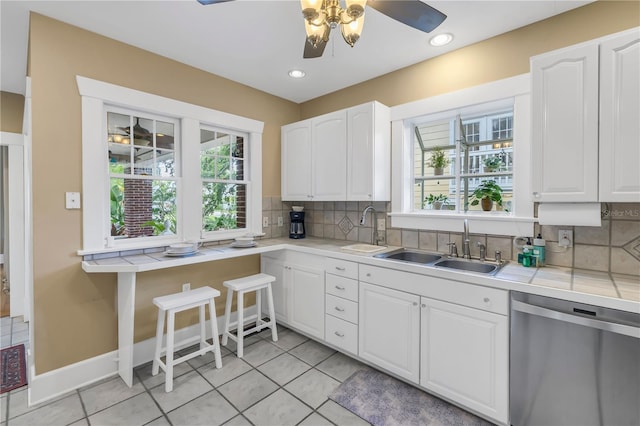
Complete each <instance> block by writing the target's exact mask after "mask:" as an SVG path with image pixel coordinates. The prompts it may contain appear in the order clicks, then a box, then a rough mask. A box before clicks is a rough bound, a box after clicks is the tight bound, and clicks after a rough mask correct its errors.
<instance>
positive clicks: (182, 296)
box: [151, 287, 222, 392]
mask: <svg viewBox="0 0 640 426" xmlns="http://www.w3.org/2000/svg"><path fill="white" fill-rule="evenodd" d="M217 296H220V292H219V291H218V290H216V289H213V288H211V287H200V288H196V289H194V290H189V291H183V292H182V293H175V294H169V295H167V296H160V297H156V298H154V299H153V304H154V305H156V306H157V307H158V324H157V328H156V351H155V355H154V356H153V366H152V369H151V374H152V375H154V376H155V375H156V374H158V371H159V367H162V369H163V370H164V372H165V373H166V377H165V384H164V390H165V392H171V391H172V390H173V367H174V366H175V365H176V364H179V363H181V362H183V361H187V360H190V359H191V358H195V357H196V356H198V355H204V354H205V353H207V352H209V351H211V352H213V354H214V356H215V361H216V368H222V357H221V356H220V342H219V341H218V320H217V318H216V304H215V301H214V298H215V297H217ZM206 305H209V320H210V321H211V336H212V339H213V344H212V345H210V344H209V343H208V342H207V341H206V337H207V333H206V329H205V306H206ZM196 307H199V308H200V336H195V337H192V338H189V339H186V340H183V341H181V342H178V343H174V331H175V330H174V325H175V323H174V320H175V314H176V312H182V311H185V310H187V309H193V308H196ZM165 313H166V314H167V318H168V320H167V344H166V346H165V347H163V346H162V336H163V331H164V317H165ZM196 341H200V349H199V350H197V351H195V352H191V353H189V354H187V355H184V356H182V357H180V358H178V359H175V360H174V359H173V351H174V347H176V346H183V345H186V344H188V343H192V342H196ZM163 353H164V354H165V357H166V360H165V362H164V363H163V362H162V361H161V360H160V357H161V356H162V354H163Z"/></svg>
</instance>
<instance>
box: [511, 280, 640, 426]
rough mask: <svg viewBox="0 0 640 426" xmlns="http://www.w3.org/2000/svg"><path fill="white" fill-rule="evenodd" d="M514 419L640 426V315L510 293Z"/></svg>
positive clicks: (517, 423) (518, 423) (524, 424)
mask: <svg viewBox="0 0 640 426" xmlns="http://www.w3.org/2000/svg"><path fill="white" fill-rule="evenodd" d="M510 418H511V424H512V425H513V426H529V425H540V426H542V425H544V426H563V425H566V426H590V425H606V426H622V425H634V426H638V425H640V313H631V312H624V311H617V310H613V309H605V308H600V307H597V306H591V305H585V304H580V303H573V302H567V301H564V300H559V299H553V298H549V297H541V296H536V295H530V294H524V293H517V292H512V296H511V365H510Z"/></svg>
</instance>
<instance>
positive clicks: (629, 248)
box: [262, 197, 640, 276]
mask: <svg viewBox="0 0 640 426" xmlns="http://www.w3.org/2000/svg"><path fill="white" fill-rule="evenodd" d="M369 204H373V207H374V208H375V209H376V211H377V212H378V218H379V219H382V218H383V217H385V218H386V225H387V226H386V231H384V232H380V237H382V238H383V239H384V241H386V244H389V245H394V246H402V247H407V248H417V249H422V250H429V251H437V252H441V253H447V252H448V246H447V243H449V242H455V243H456V245H457V246H458V247H462V233H461V232H459V233H458V232H443V231H438V230H436V229H434V230H416V229H403V228H392V227H391V226H390V219H389V218H388V217H386V212H388V211H390V206H391V204H390V203H387V202H374V203H368V202H356V201H346V202H345V201H335V202H326V201H325V202H321V201H317V202H304V203H302V202H289V201H282V200H281V199H280V197H265V198H263V201H262V210H263V212H262V213H263V217H265V216H266V217H268V218H269V226H267V227H264V228H263V232H265V234H266V235H265V238H277V237H286V236H288V235H289V222H290V221H289V212H290V211H291V206H292V205H303V206H304V211H305V230H306V233H307V235H309V236H313V237H321V238H330V239H336V240H346V241H354V242H363V243H368V244H371V242H372V237H373V232H372V231H373V227H372V226H373V221H372V219H371V218H372V215H371V213H369V214H367V218H366V222H365V224H364V225H360V217H361V215H362V211H363V210H364V209H365V208H366V207H367V206H368V205H369ZM279 218H282V226H278V219H279ZM560 229H566V230H572V231H573V235H574V237H573V238H574V244H573V247H570V248H563V247H560V246H559V245H558V230H560ZM538 232H539V233H541V234H542V237H543V238H544V239H545V240H546V253H547V264H549V265H555V266H566V267H572V268H579V269H589V270H594V271H603V272H611V273H620V274H629V275H639V276H640V203H626V204H625V203H615V204H609V203H603V204H602V225H601V226H600V227H588V226H548V225H538V224H536V226H535V233H536V235H537V233H538ZM470 238H471V244H470V246H471V256H472V257H478V256H479V248H478V246H477V243H478V242H481V243H482V244H484V245H485V246H486V248H487V258H488V259H493V257H494V253H495V251H496V250H500V251H501V253H502V258H503V259H512V260H516V259H517V256H518V252H517V249H515V248H514V246H513V236H503V235H488V234H473V233H472V234H471V235H470Z"/></svg>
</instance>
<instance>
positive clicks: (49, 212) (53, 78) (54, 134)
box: [3, 2, 640, 374]
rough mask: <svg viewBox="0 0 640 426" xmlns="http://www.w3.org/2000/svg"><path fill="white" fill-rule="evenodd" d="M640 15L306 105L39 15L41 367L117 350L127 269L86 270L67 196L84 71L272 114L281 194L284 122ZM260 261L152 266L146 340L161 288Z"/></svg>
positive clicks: (484, 66)
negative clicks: (121, 277) (118, 282)
mask: <svg viewBox="0 0 640 426" xmlns="http://www.w3.org/2000/svg"><path fill="white" fill-rule="evenodd" d="M639 16H640V11H639V7H638V2H598V3H595V4H592V5H588V6H585V7H583V8H580V9H577V10H575V11H572V12H569V13H567V14H564V15H561V16H558V17H556V18H551V19H549V20H547V21H544V22H541V23H537V24H533V25H530V26H528V27H525V28H523V29H520V30H516V31H513V32H511V33H508V34H506V35H503V36H498V37H495V38H492V39H490V40H487V41H485V42H482V43H478V44H476V45H474V46H470V47H468V48H464V49H460V50H458V51H456V52H452V53H450V54H447V55H444V56H442V57H440V58H435V59H432V60H429V61H425V62H423V63H420V64H417V65H414V66H411V67H408V68H406V69H403V70H399V71H397V72H394V73H391V74H388V75H385V76H382V77H379V78H376V79H373V80H370V81H368V82H365V83H362V84H359V85H356V86H353V87H351V88H348V89H345V90H341V91H339V92H337V93H334V94H331V95H327V96H324V97H321V98H318V99H316V100H312V101H309V102H306V103H304V104H301V105H296V104H293V103H291V102H288V101H286V100H283V99H281V98H277V97H274V96H271V95H268V94H265V93H263V92H260V91H257V90H254V89H251V88H249V87H246V86H243V85H240V84H237V83H234V82H231V81H229V80H226V79H223V78H221V77H218V76H214V75H211V74H208V73H205V72H203V71H200V70H197V69H194V68H191V67H188V66H186V65H183V64H179V63H177V62H175V61H171V60H169V59H167V58H164V57H160V56H158V55H154V54H152V53H149V52H145V51H143V50H140V49H137V48H134V47H131V46H128V45H125V44H122V43H119V42H116V41H114V40H110V39H107V38H105V37H101V36H98V35H96V34H93V33H90V32H87V31H84V30H81V29H79V28H76V27H73V26H69V25H66V24H63V23H61V22H58V21H55V20H52V19H49V18H46V17H43V16H41V15H37V14H33V15H32V16H31V30H30V31H31V32H30V53H29V70H30V75H31V77H32V101H33V110H32V112H33V170H34V176H33V208H34V224H33V229H34V325H35V334H34V339H35V348H34V349H35V362H36V373H37V374H42V373H44V372H47V371H50V370H53V369H56V368H60V367H63V366H65V365H69V364H72V363H75V362H79V361H81V360H84V359H87V358H91V357H94V356H97V355H100V354H103V353H106V352H109V351H112V350H115V348H116V338H117V329H116V309H115V306H114V302H115V276H114V275H113V274H86V273H84V272H83V271H82V269H81V267H80V258H79V257H78V256H77V255H76V250H78V249H79V248H80V246H81V241H82V216H81V211H79V210H65V209H64V203H63V194H64V192H65V191H81V190H82V179H81V176H82V168H81V127H80V119H81V111H80V96H79V95H78V91H77V87H76V83H75V76H76V75H77V74H79V75H83V76H86V77H90V78H94V79H97V80H102V81H107V82H110V83H115V84H119V85H122V86H126V87H131V88H134V89H138V90H142V91H146V92H150V93H154V94H158V95H161V96H166V97H170V98H174V99H178V100H182V101H186V102H191V103H194V104H198V105H204V106H206V107H209V108H214V109H218V110H221V111H226V112H230V113H233V114H238V115H242V116H245V117H249V118H253V119H257V120H261V121H264V122H265V132H264V139H263V141H264V148H263V196H265V197H268V196H278V195H279V194H280V126H281V125H283V124H286V123H291V122H294V121H297V120H300V119H301V118H306V117H310V116H314V115H317V114H321V113H324V112H328V111H332V110H335V109H341V108H345V107H348V106H352V105H356V104H359V103H363V102H367V101H369V100H373V99H376V100H379V101H381V102H383V103H385V104H387V105H390V106H393V105H398V104H402V103H406V102H409V101H413V100H417V99H421V98H425V97H428V96H433V95H435V94H439V93H444V92H447V91H451V90H456V89H460V88H463V87H468V86H473V85H477V84H481V83H484V82H487V81H492V80H496V79H501V78H505V77H509V76H512V75H517V74H521V73H524V72H527V71H528V69H529V56H531V55H535V54H538V53H541V52H544V51H548V50H552V49H555V48H558V47H561V46H565V45H570V44H574V43H577V42H580V41H584V40H588V39H592V38H595V37H598V36H601V35H604V34H608V33H612V32H616V31H620V30H623V29H626V28H630V27H632V26H637V25H640V22H639V20H640V18H639ZM3 130H4V129H3ZM258 269H259V262H258V258H257V257H251V258H247V259H236V260H228V261H223V262H215V263H212V264H210V265H199V266H193V267H183V268H176V269H175V270H171V271H170V272H166V271H165V272H148V273H143V274H140V275H139V285H138V292H137V306H136V324H135V340H136V341H140V340H144V339H147V338H149V337H152V336H153V334H154V332H153V330H154V323H155V311H154V309H153V307H152V305H151V302H150V301H151V298H152V297H153V296H155V295H160V294H165V293H170V292H175V291H179V290H180V286H181V284H182V283H184V282H191V283H192V285H193V286H194V287H197V286H199V285H204V284H214V285H215V286H217V287H218V288H219V287H220V282H221V281H222V280H223V279H225V278H232V277H236V276H242V275H244V274H247V273H251V272H254V271H257V270H258ZM218 303H219V305H218V306H219V308H220V307H221V301H218ZM218 312H219V314H220V313H221V312H222V311H221V309H219V310H218ZM181 321H186V320H184V319H183V320H181ZM183 324H184V322H183ZM70 348H73V350H71V349H70Z"/></svg>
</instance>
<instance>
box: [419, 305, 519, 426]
mask: <svg viewBox="0 0 640 426" xmlns="http://www.w3.org/2000/svg"><path fill="white" fill-rule="evenodd" d="M421 307H422V312H421V330H422V331H421V343H420V353H421V355H420V358H421V360H420V385H421V386H424V387H425V388H427V389H430V390H433V391H434V392H436V393H438V394H440V395H442V396H445V397H447V398H450V399H452V400H454V401H457V402H459V403H461V404H463V405H465V406H467V407H469V408H471V409H473V410H476V411H478V412H480V413H483V414H486V415H487V416H490V417H491V418H493V419H496V420H498V421H499V422H501V423H507V421H508V420H509V419H508V372H509V357H508V353H509V352H508V351H509V346H508V337H509V336H508V332H509V324H508V317H507V316H504V315H497V314H494V313H491V312H485V311H480V310H477V309H472V308H467V307H464V306H460V305H455V304H452V303H446V302H441V301H439V300H433V299H429V298H425V297H423V298H422V300H421Z"/></svg>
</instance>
